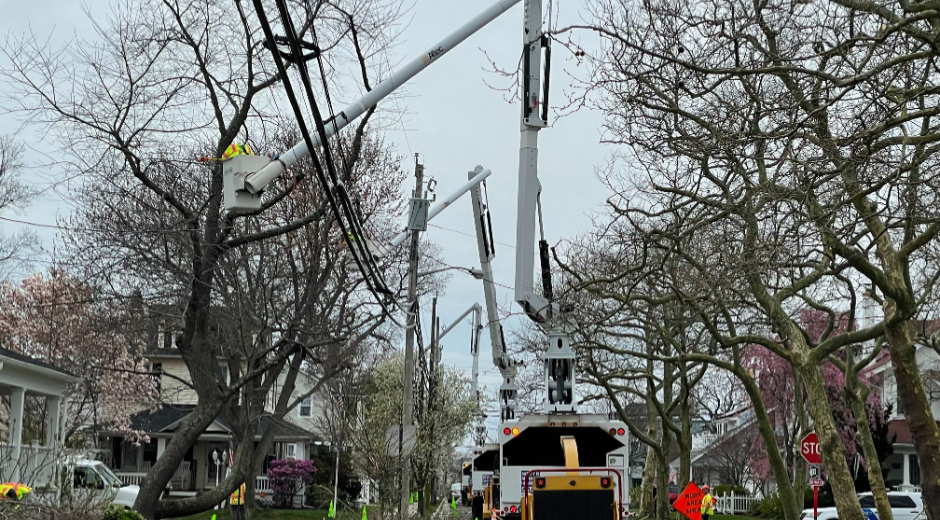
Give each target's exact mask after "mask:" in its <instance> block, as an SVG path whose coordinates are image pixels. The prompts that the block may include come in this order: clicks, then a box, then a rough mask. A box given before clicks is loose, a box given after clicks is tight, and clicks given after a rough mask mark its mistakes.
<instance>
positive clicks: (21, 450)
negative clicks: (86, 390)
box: [0, 348, 81, 487]
mask: <svg viewBox="0 0 940 520" xmlns="http://www.w3.org/2000/svg"><path fill="white" fill-rule="evenodd" d="M80 381H81V379H79V378H77V377H75V376H73V375H72V374H69V373H68V372H66V371H64V370H61V369H59V368H56V367H55V366H53V365H50V364H48V363H45V362H42V361H38V360H35V359H32V358H30V357H28V356H24V355H22V354H18V353H16V352H13V351H10V350H7V349H4V348H0V396H2V397H3V399H4V400H6V399H9V412H8V413H4V414H3V415H4V416H5V419H6V420H5V421H0V425H2V431H0V439H2V440H0V482H24V483H29V484H31V485H32V486H34V487H38V486H39V485H50V484H53V482H52V481H53V479H52V475H53V472H54V461H55V460H56V458H57V456H58V454H59V449H60V448H61V439H62V431H61V430H62V428H61V426H60V425H61V424H62V420H61V419H62V417H63V414H64V412H65V410H66V409H67V408H68V404H67V399H66V398H65V397H64V396H65V395H66V389H67V388H68V387H69V386H70V385H73V384H75V383H78V382H80ZM29 398H37V399H42V400H45V404H46V410H47V413H46V417H45V421H43V422H42V423H41V424H40V425H39V426H40V427H41V428H40V429H39V430H38V431H33V432H25V431H24V423H25V419H26V417H25V415H24V408H25V403H26V400H27V399H29ZM3 423H5V424H3ZM42 430H44V432H43V431H42ZM30 433H31V436H32V439H30V440H29V442H28V443H26V444H24V440H27V439H26V438H25V437H26V436H27V435H29V434H30ZM44 483H45V484H44ZM53 487H54V486H53Z"/></svg>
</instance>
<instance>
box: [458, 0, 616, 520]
mask: <svg viewBox="0 0 940 520" xmlns="http://www.w3.org/2000/svg"><path fill="white" fill-rule="evenodd" d="M524 2H525V4H524V5H525V20H524V25H523V42H522V43H523V52H522V75H521V82H522V85H520V91H521V94H522V108H521V110H522V113H521V117H520V119H521V121H520V146H519V174H518V181H519V186H518V189H519V191H518V199H517V204H516V212H517V221H516V277H515V299H516V301H517V302H518V303H519V305H520V306H521V307H522V309H523V311H525V313H526V315H527V316H528V317H529V318H530V319H532V320H533V321H534V322H535V323H536V324H538V326H539V327H540V328H541V329H542V331H543V332H544V333H545V334H546V336H547V337H548V343H547V345H546V349H545V351H544V359H543V361H544V364H543V380H544V382H545V390H546V395H545V411H544V413H541V414H530V415H526V416H524V417H522V418H519V419H516V418H509V419H504V420H503V422H502V424H500V428H499V432H498V434H499V447H500V448H499V449H500V451H499V460H500V465H499V475H498V477H494V479H493V480H494V483H493V487H494V488H497V487H498V492H494V495H496V496H498V500H496V501H494V503H493V506H492V507H493V513H494V514H493V516H496V517H499V518H503V519H506V520H521V519H525V520H554V519H562V518H582V519H585V520H601V519H605V520H616V519H619V518H621V516H622V515H624V514H625V513H626V511H625V509H624V507H623V503H624V498H625V497H629V482H628V479H627V478H626V477H627V467H628V463H629V456H628V447H629V445H630V443H629V431H628V430H627V428H626V425H625V424H624V423H622V422H619V421H612V420H610V419H609V418H608V417H606V416H604V415H600V414H578V413H577V401H576V400H575V373H574V371H575V366H576V357H575V352H574V350H573V349H572V347H571V343H570V338H569V332H570V331H571V330H572V329H573V327H572V324H571V323H570V321H569V320H568V319H566V317H565V316H564V314H563V313H562V312H561V311H562V309H561V308H560V307H559V306H558V305H557V304H556V303H555V302H553V301H552V300H553V296H554V295H553V289H552V278H551V263H550V258H549V247H548V242H547V241H546V239H545V223H544V221H543V218H542V203H541V191H542V185H541V183H540V182H539V178H538V135H539V131H540V130H541V129H542V128H544V127H546V126H547V125H548V92H549V89H548V73H549V71H550V62H551V47H550V43H551V40H550V39H549V37H548V36H547V35H546V34H545V33H544V32H543V30H542V2H541V0H524ZM543 70H544V72H545V78H542V71H543ZM543 79H544V82H543ZM471 197H472V194H471ZM536 223H538V224H539V239H538V246H539V247H538V249H539V264H540V267H541V271H542V276H541V278H542V280H541V281H542V287H541V289H542V290H541V293H539V292H536V289H535V283H534V279H535V262H534V257H535V243H536V236H535V230H536V228H535V226H536Z"/></svg>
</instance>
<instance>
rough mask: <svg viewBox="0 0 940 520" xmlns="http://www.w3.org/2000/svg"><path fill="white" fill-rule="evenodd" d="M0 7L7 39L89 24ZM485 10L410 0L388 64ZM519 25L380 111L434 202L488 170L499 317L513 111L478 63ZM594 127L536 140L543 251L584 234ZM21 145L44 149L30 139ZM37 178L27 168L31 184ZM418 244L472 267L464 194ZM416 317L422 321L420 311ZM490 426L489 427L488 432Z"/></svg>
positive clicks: (63, 32)
mask: <svg viewBox="0 0 940 520" xmlns="http://www.w3.org/2000/svg"><path fill="white" fill-rule="evenodd" d="M4 2H5V3H7V4H10V5H15V7H10V5H8V6H7V8H5V9H3V11H4V23H6V24H9V25H8V26H7V29H8V30H14V31H15V32H19V31H20V30H23V29H25V28H28V27H32V29H33V30H34V31H36V32H37V33H38V34H40V35H47V34H50V33H51V34H52V37H53V39H54V40H59V39H64V38H67V37H68V36H69V35H72V34H81V35H88V36H90V35H91V33H90V28H91V26H90V23H89V21H88V19H87V18H86V17H85V15H84V14H83V13H82V9H81V7H80V6H79V5H78V4H77V3H76V2H75V1H74V0H44V1H43V2H16V3H15V4H14V3H13V2H12V0H4ZM555 4H556V5H555V6H554V7H555V9H556V11H557V13H558V15H559V16H558V21H559V26H564V25H567V24H570V23H576V22H579V21H581V20H582V19H585V18H587V14H586V13H584V12H583V10H584V1H583V0H567V1H563V2H558V1H556V2H555ZM489 5H490V1H489V0H479V1H472V2H468V1H465V0H416V1H415V3H414V7H413V8H412V9H411V10H410V11H409V12H408V13H406V16H405V20H404V21H405V22H406V23H408V25H407V27H404V28H403V31H402V34H401V37H400V39H399V41H398V45H397V47H396V48H395V49H394V51H393V52H394V54H393V56H392V58H391V60H390V61H391V63H392V64H393V65H394V64H395V63H401V62H404V61H406V60H410V59H412V58H413V57H414V56H417V55H419V54H421V53H422V52H423V51H424V50H425V49H427V48H431V47H432V45H433V44H435V43H436V42H437V41H438V40H440V39H441V38H443V37H444V36H446V35H447V34H449V33H450V32H452V31H453V30H454V29H456V28H457V27H459V26H460V25H461V24H462V23H464V22H465V21H466V20H468V19H469V18H471V17H472V16H474V15H476V14H478V13H479V12H480V11H481V10H482V9H483V8H485V7H487V6H489ZM546 5H547V0H546ZM107 6H108V2H107V1H104V0H92V1H89V2H88V8H89V9H90V10H91V11H92V12H93V13H95V14H96V16H99V17H100V16H104V15H106V14H107V12H108V7H107ZM522 18H523V14H522V5H521V4H519V5H516V6H515V7H513V8H512V9H511V10H509V11H508V12H507V13H505V14H503V15H502V17H501V18H499V19H498V20H496V21H495V22H493V23H491V24H490V25H489V26H488V27H486V28H484V29H483V30H482V31H480V32H479V33H477V34H476V35H474V36H472V37H471V38H470V39H469V40H468V41H467V42H465V43H464V44H463V45H462V46H460V47H459V48H457V49H455V50H453V51H451V52H450V53H448V54H447V55H446V56H444V57H443V58H442V59H440V60H438V61H437V63H435V64H434V65H433V66H431V67H430V68H428V69H426V70H425V71H424V72H422V73H421V74H420V75H418V76H417V77H416V78H415V79H413V80H412V81H411V82H410V83H409V85H408V86H407V89H406V92H405V93H404V95H403V96H402V97H400V98H398V99H396V100H395V101H394V102H393V104H389V108H393V109H396V110H398V109H401V110H404V111H406V115H405V117H404V118H403V121H402V122H401V123H400V124H396V125H393V126H392V127H391V128H388V129H387V133H386V138H387V140H388V141H390V142H391V143H393V145H394V146H395V147H396V148H397V150H398V151H399V153H400V154H401V155H402V156H403V157H404V160H403V164H402V168H403V169H405V170H406V171H409V172H411V171H413V166H412V165H413V162H414V154H415V153H420V154H421V156H422V160H423V162H424V165H425V168H426V170H425V174H426V175H429V176H431V177H433V178H434V179H435V180H437V182H438V184H437V193H438V195H439V196H446V195H448V194H450V193H451V192H453V191H454V190H455V189H456V188H457V187H458V186H460V185H461V184H463V183H464V182H465V181H466V179H467V172H468V171H469V170H471V169H473V168H474V166H476V165H478V164H479V165H483V166H484V167H485V168H489V169H491V170H492V171H493V175H492V177H490V179H489V181H488V192H489V200H490V203H491V212H492V216H493V225H494V234H495V238H496V242H497V258H496V261H495V263H494V274H495V279H496V281H497V282H498V283H499V284H501V285H502V286H505V287H500V288H499V292H498V294H499V298H500V306H501V308H502V309H503V310H504V312H505V311H509V310H511V311H512V312H518V311H519V308H518V306H517V305H515V303H513V302H512V293H511V291H510V290H509V289H507V288H506V287H511V286H512V285H513V276H514V274H513V268H514V255H515V249H514V247H513V245H514V244H515V240H516V237H515V222H516V215H515V212H516V183H517V178H516V176H517V170H518V153H519V152H518V150H519V105H518V103H512V104H510V103H508V102H507V100H506V96H507V94H506V93H505V92H503V91H499V90H494V89H493V88H491V87H490V86H488V85H487V84H489V85H493V86H503V87H505V86H508V83H507V81H508V80H507V79H505V78H503V77H500V76H499V75H497V74H494V73H492V72H488V70H489V69H490V65H489V61H488V58H487V55H488V56H489V58H492V59H493V60H494V61H495V62H496V63H497V64H498V65H499V66H500V67H502V68H505V69H511V68H514V67H515V65H516V63H517V62H518V59H519V56H520V53H521V46H522V44H521V42H522V30H521V27H522ZM580 37H583V38H584V39H585V41H584V42H582V43H583V45H585V46H588V47H590V46H592V45H594V41H593V40H592V37H591V36H590V35H586V34H585V35H574V36H573V38H574V39H575V40H576V41H577V40H578V38H580ZM484 52H485V53H486V54H484ZM582 67H583V66H582ZM581 72H582V68H580V67H577V65H576V63H575V62H574V60H573V59H572V58H571V57H570V56H569V55H568V54H567V53H566V52H565V51H564V50H563V49H562V48H561V47H560V46H556V48H555V53H554V59H553V63H552V73H553V74H552V76H553V77H552V94H551V96H552V104H553V105H557V104H559V103H561V102H562V101H563V98H564V93H565V92H566V91H569V90H570V79H569V74H572V73H573V74H579V73H581ZM380 107H382V105H380ZM602 123H603V116H602V114H600V113H597V112H591V111H587V110H585V111H581V112H579V113H576V114H574V115H571V116H568V117H565V118H563V119H561V120H555V119H554V118H553V120H552V127H550V128H547V129H545V130H543V131H542V132H541V135H540V146H539V148H540V150H539V168H540V178H541V181H542V185H543V193H542V203H543V208H544V216H545V220H546V234H547V236H548V239H549V241H550V243H552V244H555V243H557V242H558V241H559V240H561V239H564V238H572V237H574V236H576V235H577V234H579V233H581V232H584V231H587V230H588V229H589V228H590V226H591V219H590V215H591V214H592V212H594V211H596V210H597V209H598V208H599V206H600V205H601V204H602V203H603V201H604V199H605V198H606V196H607V192H606V190H605V189H604V188H603V186H602V185H601V184H600V183H599V182H598V181H597V179H596V178H595V173H594V172H595V168H596V167H597V166H599V165H602V164H604V163H605V162H606V161H607V159H608V157H609V155H610V153H611V151H612V150H611V149H610V148H609V147H606V146H604V145H602V144H600V140H601V137H602V134H601V125H602ZM17 128H18V126H17V122H16V121H15V120H13V118H11V117H10V116H9V115H0V133H10V132H13V131H16V130H17ZM24 135H25V134H24ZM29 139H35V138H34V137H30V138H29ZM31 143H32V144H34V146H36V148H38V149H40V150H41V149H43V146H42V144H41V142H37V141H31ZM39 173H40V172H36V171H33V172H31V175H38V174H39ZM407 183H408V186H409V189H410V188H411V185H412V184H413V178H410V177H409V179H408V181H407ZM68 212H69V206H68V204H67V203H66V202H65V201H63V200H61V199H60V198H58V197H56V196H54V195H50V196H47V197H44V198H42V199H40V200H39V201H38V202H37V203H36V204H34V206H33V207H31V208H30V209H29V211H28V212H27V213H26V214H25V215H20V216H17V217H15V218H22V219H23V220H26V221H30V222H34V223H40V224H43V223H44V224H53V223H54V222H55V219H56V217H57V216H64V215H67V214H68ZM4 229H7V230H9V229H11V226H10V225H9V223H4ZM34 229H36V230H37V231H38V232H39V233H40V235H41V236H42V238H43V240H44V244H45V247H46V248H47V249H51V248H52V247H53V245H54V230H50V229H46V228H39V227H34ZM424 238H426V239H428V240H432V241H434V242H436V243H437V244H439V245H440V246H441V248H442V250H443V256H444V260H445V261H446V262H447V263H448V264H449V265H454V266H465V267H475V266H478V265H479V258H478V255H477V250H476V239H475V236H474V229H473V221H472V210H471V207H470V202H469V195H468V196H465V197H463V198H461V199H460V200H459V201H458V202H457V203H456V204H454V205H453V206H452V207H450V208H448V209H447V210H446V211H445V212H444V213H442V214H441V215H440V216H439V217H438V218H437V219H435V220H434V221H433V222H432V225H431V227H429V229H428V231H427V233H426V234H425V235H424ZM533 261H534V259H533ZM474 302H479V303H480V304H481V305H482V304H483V303H484V302H483V290H482V286H481V282H479V281H477V280H474V279H473V278H471V277H470V276H469V275H463V274H460V273H456V272H455V273H454V275H453V276H452V278H451V281H450V285H449V287H448V289H447V292H446V294H445V295H444V296H442V298H441V300H440V302H439V314H440V316H441V321H442V323H445V324H450V323H451V322H452V321H453V320H454V319H455V318H456V317H457V316H458V315H459V314H461V313H462V312H463V311H464V310H465V309H466V308H467V307H469V306H470V305H472V304H473V303H474ZM426 311H427V312H428V313H429V312H430V309H429V308H427V309H426ZM423 319H424V323H425V326H424V330H425V331H427V330H429V326H430V324H429V321H430V318H429V315H426V316H424V317H423ZM521 319H523V318H520V317H512V318H509V319H508V320H507V321H506V326H507V327H509V328H513V327H517V326H518V323H519V322H518V320H521ZM469 337H470V328H469V325H468V324H463V325H461V326H459V327H458V328H457V329H455V330H454V331H453V332H451V333H450V334H449V335H448V337H446V338H444V341H443V343H444V345H445V348H444V362H445V363H446V364H449V365H452V366H456V367H459V368H461V369H465V370H466V371H467V372H468V373H469V369H470V366H471V358H470V354H469V349H470V347H469ZM508 337H509V335H508V334H507V339H508ZM489 348H490V346H489V336H488V334H486V333H484V335H483V340H482V344H481V359H480V366H481V369H482V370H481V371H482V372H483V374H484V376H483V378H482V379H483V380H482V381H481V383H482V384H485V385H486V386H487V391H488V392H489V393H490V396H491V397H493V398H495V393H496V388H497V387H498V384H499V378H498V373H497V372H496V371H495V369H493V366H492V363H491V361H490V350H489ZM494 424H495V422H493V421H491V428H490V429H491V435H492V434H493V433H492V432H493V430H494V428H495V426H493V425H494Z"/></svg>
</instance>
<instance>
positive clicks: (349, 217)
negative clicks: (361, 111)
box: [275, 0, 392, 309]
mask: <svg viewBox="0 0 940 520" xmlns="http://www.w3.org/2000/svg"><path fill="white" fill-rule="evenodd" d="M275 3H276V5H277V8H278V11H279V13H280V15H281V23H282V25H283V27H284V30H285V33H286V36H285V39H286V40H287V42H288V45H290V48H291V53H292V54H293V55H294V56H295V57H299V56H303V51H302V50H301V48H300V40H299V38H298V36H297V32H296V29H295V27H294V23H293V20H292V19H291V17H290V13H289V11H288V9H287V4H286V1H285V0H276V2H275ZM311 27H312V24H311ZM316 59H317V62H318V64H319V67H320V72H321V76H322V77H323V80H324V82H323V88H324V89H325V90H324V95H325V96H326V97H327V100H328V104H329V105H330V111H331V113H332V102H331V101H329V86H328V85H327V84H326V81H325V71H324V68H323V62H322V59H323V58H322V53H317V55H316ZM297 71H298V72H299V75H300V80H301V83H302V84H303V87H304V91H305V93H306V96H307V100H308V102H309V105H310V111H311V112H312V114H313V118H314V122H315V125H316V128H317V133H318V134H319V137H320V143H321V144H322V146H323V156H324V162H325V163H326V170H327V173H328V175H329V177H330V180H331V181H332V183H333V184H332V186H330V185H328V184H324V185H323V189H324V190H325V191H327V192H328V193H329V194H330V195H332V196H335V197H336V198H338V199H339V201H340V204H339V206H340V207H341V208H342V210H343V213H344V215H345V217H346V225H348V226H349V227H350V228H352V235H350V233H349V232H348V231H347V230H346V229H345V228H343V233H344V234H345V236H346V237H347V238H349V237H350V236H352V238H353V239H354V240H352V244H351V247H350V251H351V252H352V251H355V250H356V249H358V250H359V254H360V255H361V257H357V256H356V255H355V253H353V257H354V258H355V259H356V261H357V265H359V267H360V269H361V268H362V265H361V264H362V261H363V259H364V260H365V263H366V264H368V266H369V269H368V270H363V275H364V276H365V277H368V276H370V275H371V280H369V281H370V282H371V283H369V285H370V290H372V292H373V294H375V293H376V291H378V292H381V293H383V294H385V295H386V296H390V295H391V294H392V291H391V290H389V288H388V285H387V284H386V282H385V280H384V278H383V277H382V275H381V271H380V268H379V266H378V264H377V263H376V262H375V259H374V258H373V257H372V254H371V253H370V252H369V251H368V249H367V246H366V244H365V242H364V240H362V238H363V237H364V236H365V235H364V232H363V229H362V225H361V223H360V222H359V218H358V215H357V213H356V211H355V209H354V208H353V207H352V201H351V199H350V198H349V194H348V193H347V191H346V187H345V185H344V184H343V182H342V181H341V180H340V179H339V176H338V175H337V173H336V164H335V162H334V159H333V153H332V151H331V149H330V146H329V141H328V137H327V135H326V124H325V122H324V120H323V118H322V116H321V114H320V110H319V107H318V106H317V104H316V102H315V101H314V94H313V87H312V82H311V80H310V71H309V70H308V69H307V63H306V60H303V59H297ZM298 117H302V115H301V114H298ZM331 120H332V121H333V122H334V124H333V127H334V134H335V133H338V132H336V130H338V128H337V126H336V124H335V116H331ZM307 144H308V148H310V143H309V142H308V143H307ZM341 144H342V142H341V141H340V145H341ZM311 150H313V148H311ZM341 155H342V153H341ZM344 160H345V159H344ZM337 219H338V220H339V222H340V227H343V221H342V217H341V216H340V215H339V214H337ZM375 296H376V298H377V299H378V300H379V301H380V303H382V306H383V309H384V308H385V305H384V302H381V297H380V296H379V295H378V294H375Z"/></svg>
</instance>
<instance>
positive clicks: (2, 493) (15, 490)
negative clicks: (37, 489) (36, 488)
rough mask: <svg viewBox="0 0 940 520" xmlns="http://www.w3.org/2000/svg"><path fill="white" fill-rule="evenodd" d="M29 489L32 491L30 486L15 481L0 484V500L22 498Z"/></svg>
mask: <svg viewBox="0 0 940 520" xmlns="http://www.w3.org/2000/svg"><path fill="white" fill-rule="evenodd" d="M30 491H32V488H30V487H29V486H27V485H25V484H17V483H15V482H7V483H6V484H0V500H2V499H5V498H10V499H13V500H23V497H24V496H26V494H27V493H29V492H30Z"/></svg>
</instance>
